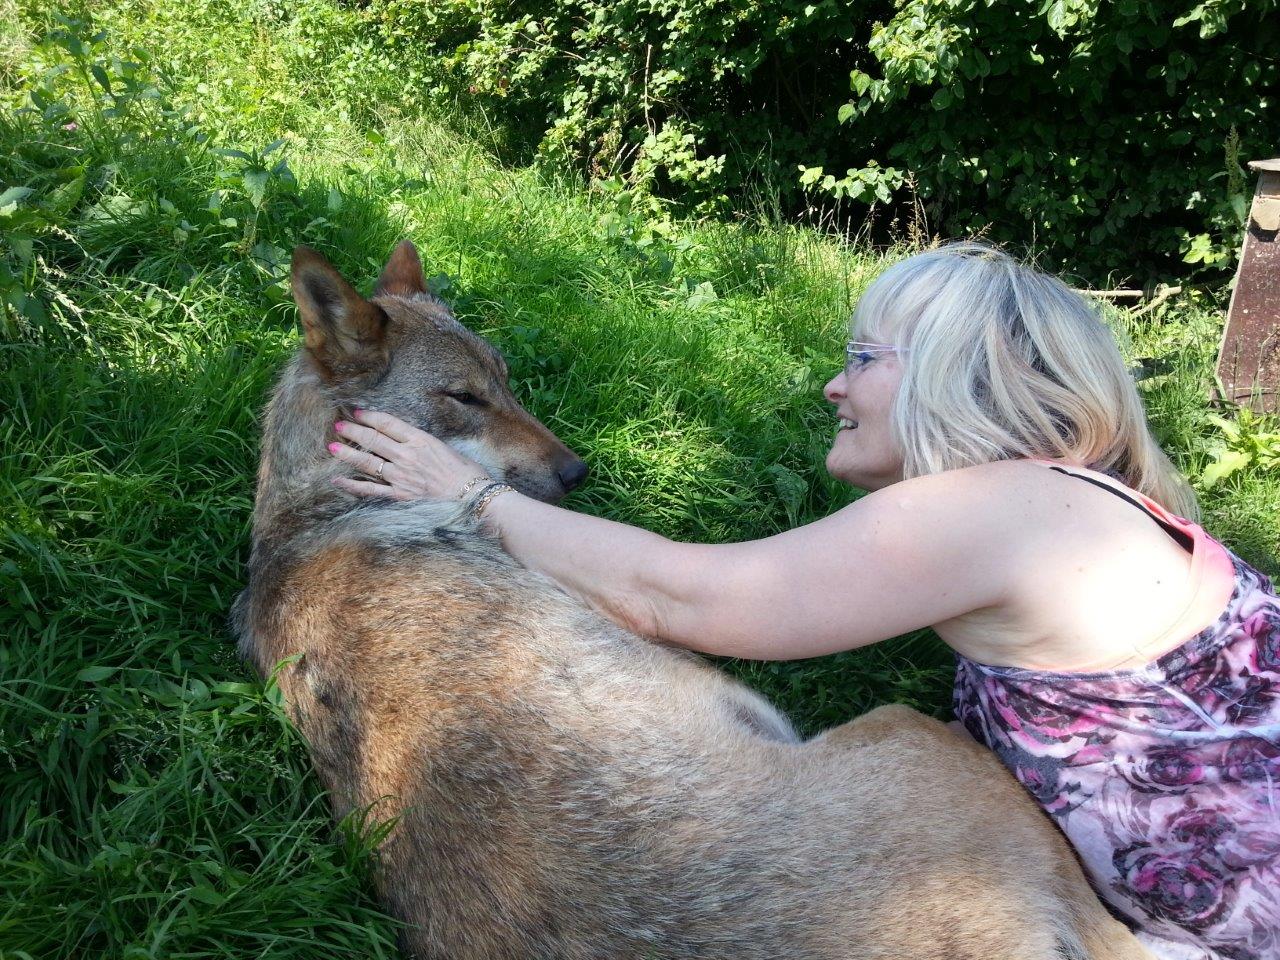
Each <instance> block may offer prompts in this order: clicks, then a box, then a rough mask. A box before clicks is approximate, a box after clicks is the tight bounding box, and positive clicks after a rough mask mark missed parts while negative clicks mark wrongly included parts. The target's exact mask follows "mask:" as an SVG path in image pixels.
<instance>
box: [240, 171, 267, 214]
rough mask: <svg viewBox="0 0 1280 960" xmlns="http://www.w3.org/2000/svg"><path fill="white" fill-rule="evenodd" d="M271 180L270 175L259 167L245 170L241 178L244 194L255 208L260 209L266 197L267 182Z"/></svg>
mask: <svg viewBox="0 0 1280 960" xmlns="http://www.w3.org/2000/svg"><path fill="white" fill-rule="evenodd" d="M270 179H271V174H269V173H268V172H267V171H266V170H263V169H262V168H261V167H253V168H250V169H249V170H246V171H245V172H244V174H243V175H242V176H241V180H242V181H243V182H244V192H245V193H246V194H248V196H249V202H250V203H252V204H253V205H254V206H255V207H261V206H262V203H263V201H264V200H265V199H266V196H267V182H268V181H269V180H270Z"/></svg>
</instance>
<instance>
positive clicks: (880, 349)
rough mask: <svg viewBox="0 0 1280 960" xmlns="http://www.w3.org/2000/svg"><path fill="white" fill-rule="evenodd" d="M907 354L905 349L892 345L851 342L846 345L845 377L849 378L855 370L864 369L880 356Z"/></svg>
mask: <svg viewBox="0 0 1280 960" xmlns="http://www.w3.org/2000/svg"><path fill="white" fill-rule="evenodd" d="M905 352H906V348H905V347H895V346H894V345H893V344H890V343H871V342H870V341H867V340H850V341H849V342H848V343H846V344H845V345H844V372H845V375H846V376H847V375H848V374H850V373H851V372H853V371H855V370H861V369H863V368H864V367H865V366H866V365H867V364H869V363H870V362H871V361H872V360H874V359H875V358H876V357H878V356H879V355H880V354H883V353H905ZM855 364H856V365H855Z"/></svg>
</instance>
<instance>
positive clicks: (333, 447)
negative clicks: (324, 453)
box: [329, 443, 342, 453]
mask: <svg viewBox="0 0 1280 960" xmlns="http://www.w3.org/2000/svg"><path fill="white" fill-rule="evenodd" d="M341 449H342V444H340V443H331V444H329V452H330V453H337V452H338V451H339V450H341Z"/></svg>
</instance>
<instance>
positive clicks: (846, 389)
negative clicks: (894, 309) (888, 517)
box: [822, 351, 903, 490]
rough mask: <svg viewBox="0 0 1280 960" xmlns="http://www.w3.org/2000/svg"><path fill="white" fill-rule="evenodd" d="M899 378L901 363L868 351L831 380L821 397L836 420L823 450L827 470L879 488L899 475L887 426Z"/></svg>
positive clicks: (887, 354)
mask: <svg viewBox="0 0 1280 960" xmlns="http://www.w3.org/2000/svg"><path fill="white" fill-rule="evenodd" d="M901 382H902V364H901V362H900V361H899V359H898V355H897V354H896V353H894V352H892V351H885V352H883V353H876V354H874V356H873V358H872V359H870V360H868V361H867V362H866V364H865V365H863V366H861V367H859V365H858V364H857V363H854V364H853V365H852V366H850V367H849V368H848V369H847V370H842V371H841V372H840V373H837V374H836V375H835V376H834V377H832V378H831V381H830V382H829V383H828V384H827V385H826V387H824V388H823V391H822V393H823V395H824V396H825V397H826V398H827V400H828V401H829V402H830V403H832V404H834V405H835V408H836V409H835V413H836V416H838V417H839V418H840V420H839V425H838V432H837V433H836V439H835V442H834V443H832V444H831V450H830V451H829V452H828V453H827V472H828V473H830V474H831V475H832V476H833V477H835V478H836V479H837V480H843V481H845V482H846V483H851V484H853V485H854V486H855V487H861V488H862V489H863V490H879V489H880V488H881V487H887V486H888V485H889V484H891V483H897V482H898V481H899V480H901V479H902V462H903V456H902V451H901V450H900V449H899V448H898V445H897V444H896V443H894V441H893V437H892V435H891V433H890V430H889V411H890V409H891V407H892V406H893V398H894V396H895V395H896V394H897V392H898V384H899V383H901Z"/></svg>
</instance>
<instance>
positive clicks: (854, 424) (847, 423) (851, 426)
mask: <svg viewBox="0 0 1280 960" xmlns="http://www.w3.org/2000/svg"><path fill="white" fill-rule="evenodd" d="M857 429H858V421H857V420H850V419H849V418H848V417H841V418H840V421H839V426H838V427H837V428H836V433H841V432H843V431H845V430H857Z"/></svg>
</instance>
